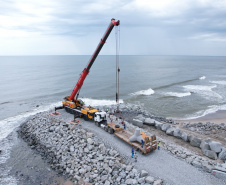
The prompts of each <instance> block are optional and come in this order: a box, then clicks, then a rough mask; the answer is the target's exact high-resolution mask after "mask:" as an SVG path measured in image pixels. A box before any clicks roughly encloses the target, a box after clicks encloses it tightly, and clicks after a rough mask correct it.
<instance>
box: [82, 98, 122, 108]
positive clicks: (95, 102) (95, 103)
mask: <svg viewBox="0 0 226 185" xmlns="http://www.w3.org/2000/svg"><path fill="white" fill-rule="evenodd" d="M81 99H82V101H84V103H85V105H90V106H102V105H115V104H116V101H115V100H98V99H91V98H81ZM119 103H123V100H119Z"/></svg>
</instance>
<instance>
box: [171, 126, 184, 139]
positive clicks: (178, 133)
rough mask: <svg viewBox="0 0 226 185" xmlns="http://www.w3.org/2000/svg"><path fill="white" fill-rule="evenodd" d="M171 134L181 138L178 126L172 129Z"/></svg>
mask: <svg viewBox="0 0 226 185" xmlns="http://www.w3.org/2000/svg"><path fill="white" fill-rule="evenodd" d="M173 135H174V136H175V137H177V138H181V135H182V134H181V131H180V129H179V128H176V129H175V130H174V132H173Z"/></svg>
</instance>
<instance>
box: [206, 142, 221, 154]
mask: <svg viewBox="0 0 226 185" xmlns="http://www.w3.org/2000/svg"><path fill="white" fill-rule="evenodd" d="M209 145H210V149H211V150H212V151H214V152H216V153H220V152H221V149H222V144H221V143H219V142H216V141H211V142H210V143H209Z"/></svg>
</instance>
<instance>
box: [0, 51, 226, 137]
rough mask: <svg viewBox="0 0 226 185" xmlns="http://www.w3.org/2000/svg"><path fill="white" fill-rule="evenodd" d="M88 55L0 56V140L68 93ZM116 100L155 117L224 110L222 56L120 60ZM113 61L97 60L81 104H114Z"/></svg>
mask: <svg viewBox="0 0 226 185" xmlns="http://www.w3.org/2000/svg"><path fill="white" fill-rule="evenodd" d="M89 59H90V56H1V57H0V67H1V73H0V84H1V86H0V87H1V91H0V112H1V114H0V120H1V121H0V139H1V138H4V137H6V136H7V135H8V134H9V133H10V132H11V131H12V130H13V129H14V128H15V127H17V126H18V125H20V121H18V120H23V119H24V118H26V117H28V116H30V115H33V114H36V113H38V112H40V111H45V110H48V109H50V108H53V107H55V106H57V105H61V101H62V100H63V98H64V97H65V96H68V95H70V94H71V92H72V90H73V88H74V86H75V84H76V83H77V80H78V78H79V76H80V74H81V72H82V70H83V69H84V68H85V67H86V65H87V64H88V61H89ZM119 61H120V62H119V67H120V75H119V79H120V87H119V91H120V93H119V99H120V102H121V103H122V102H124V103H130V104H136V105H140V106H142V107H143V108H145V109H146V110H148V111H149V112H150V113H152V114H155V115H156V116H164V117H167V118H173V119H190V118H198V117H201V116H204V115H206V114H210V113H213V112H216V111H217V110H226V74H225V66H226V57H205V56H120V57H119ZM115 94H116V57H115V56H101V55H100V56H98V57H97V59H96V61H95V62H94V64H93V66H92V68H91V70H90V73H89V75H88V76H87V78H86V80H85V82H84V84H83V87H82V89H81V91H80V96H79V97H80V98H82V99H83V100H84V101H85V103H86V105H91V106H98V105H106V106H107V105H111V104H115Z"/></svg>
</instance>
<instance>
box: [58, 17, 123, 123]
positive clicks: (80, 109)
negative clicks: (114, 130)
mask: <svg viewBox="0 0 226 185" xmlns="http://www.w3.org/2000/svg"><path fill="white" fill-rule="evenodd" d="M119 24H120V21H119V20H118V21H116V20H115V19H111V22H110V25H109V26H108V28H107V31H106V32H105V34H104V36H103V37H102V38H101V40H100V42H99V44H98V46H97V48H96V50H95V52H94V53H93V55H92V57H91V59H90V61H89V63H88V65H87V66H86V68H85V69H84V70H83V71H82V73H81V76H80V78H79V79H78V82H77V83H76V85H75V87H74V89H73V91H72V93H71V95H70V96H66V97H65V98H64V100H63V101H62V104H63V105H62V106H60V107H55V111H56V110H57V109H62V108H64V109H65V110H66V111H67V112H69V113H71V114H74V115H75V116H76V117H83V118H84V119H85V120H93V119H94V117H95V114H96V117H99V119H98V122H102V121H106V120H105V119H104V117H100V116H98V115H101V114H104V113H98V112H99V110H98V109H96V108H93V107H91V106H85V105H84V102H83V101H82V100H81V99H78V96H79V92H80V90H81V88H82V85H83V82H84V80H85V79H86V76H87V75H88V74H89V72H90V69H91V67H92V65H93V63H94V61H95V60H96V58H97V56H98V54H99V52H100V51H101V49H102V47H103V45H104V44H105V42H106V40H107V38H108V36H109V35H110V33H111V31H112V29H113V28H114V26H118V25H119ZM105 117H106V116H105Z"/></svg>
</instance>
